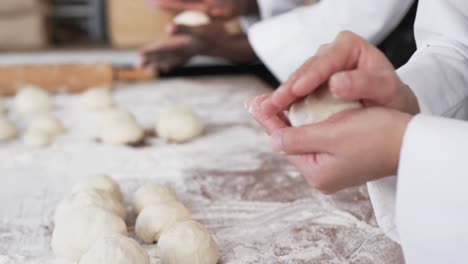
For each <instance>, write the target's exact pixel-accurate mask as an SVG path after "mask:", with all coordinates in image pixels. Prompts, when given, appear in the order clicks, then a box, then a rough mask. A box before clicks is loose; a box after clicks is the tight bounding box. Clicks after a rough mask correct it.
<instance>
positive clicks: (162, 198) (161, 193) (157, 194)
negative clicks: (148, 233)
mask: <svg viewBox="0 0 468 264" xmlns="http://www.w3.org/2000/svg"><path fill="white" fill-rule="evenodd" d="M171 201H177V196H176V195H175V193H174V192H173V191H171V190H169V189H168V188H167V187H166V186H163V185H160V184H156V183H150V184H147V185H143V186H141V187H140V188H138V190H137V191H136V192H135V194H134V195H133V202H132V205H133V211H134V212H135V214H137V215H138V214H139V213H140V212H141V210H143V208H145V207H147V206H150V205H152V204H158V203H163V202H171Z"/></svg>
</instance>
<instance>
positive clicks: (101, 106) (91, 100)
mask: <svg viewBox="0 0 468 264" xmlns="http://www.w3.org/2000/svg"><path fill="white" fill-rule="evenodd" d="M81 99H82V103H83V105H84V106H85V107H86V109H89V110H93V111H100V110H106V109H110V108H112V106H113V105H114V100H113V98H112V94H111V90H110V89H109V88H106V87H95V88H91V89H90V90H88V91H86V92H84V93H83V95H82V96H81Z"/></svg>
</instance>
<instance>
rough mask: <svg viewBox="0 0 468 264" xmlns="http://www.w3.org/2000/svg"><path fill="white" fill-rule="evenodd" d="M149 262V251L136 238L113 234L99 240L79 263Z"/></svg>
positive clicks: (123, 263) (119, 263)
mask: <svg viewBox="0 0 468 264" xmlns="http://www.w3.org/2000/svg"><path fill="white" fill-rule="evenodd" d="M106 263H108V264H149V263H150V258H149V256H148V253H147V252H146V251H145V250H144V249H143V248H142V247H141V246H140V244H138V242H136V241H135V240H133V239H131V238H128V237H125V236H122V235H111V236H107V237H105V238H102V239H100V240H98V241H97V242H96V243H95V244H94V245H93V247H92V248H91V249H90V250H89V251H88V252H87V253H86V254H85V255H84V256H83V257H82V258H81V260H80V263H79V264H106Z"/></svg>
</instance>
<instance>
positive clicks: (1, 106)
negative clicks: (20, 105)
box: [0, 98, 7, 116]
mask: <svg viewBox="0 0 468 264" xmlns="http://www.w3.org/2000/svg"><path fill="white" fill-rule="evenodd" d="M6 111H7V108H6V105H5V103H4V102H3V99H2V98H0V116H2V115H3V114H5V113H6Z"/></svg>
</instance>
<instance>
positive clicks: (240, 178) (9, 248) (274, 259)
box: [0, 76, 403, 264]
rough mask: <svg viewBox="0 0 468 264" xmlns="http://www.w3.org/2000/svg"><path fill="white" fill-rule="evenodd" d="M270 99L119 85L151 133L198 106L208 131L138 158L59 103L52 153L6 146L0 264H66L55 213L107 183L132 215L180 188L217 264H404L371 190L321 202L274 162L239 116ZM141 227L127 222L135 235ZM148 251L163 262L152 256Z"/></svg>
mask: <svg viewBox="0 0 468 264" xmlns="http://www.w3.org/2000/svg"><path fill="white" fill-rule="evenodd" d="M267 90H268V88H267V87H266V86H265V85H264V84H263V83H261V82H260V81H258V80H257V79H255V78H253V77H245V76H244V77H242V76H239V77H229V78H221V77H218V78H198V79H174V80H166V81H157V82H151V83H140V84H131V85H130V84H119V85H118V87H117V91H116V93H115V97H116V100H117V102H118V103H119V104H121V105H123V106H125V107H127V108H129V109H130V110H131V111H132V112H133V113H134V114H135V115H136V116H137V118H138V120H139V121H140V122H141V123H142V124H143V125H144V126H145V127H147V128H151V127H154V123H155V120H156V116H157V113H159V112H160V111H161V110H163V109H164V108H165V107H166V106H169V105H172V104H181V105H189V106H192V107H193V108H194V109H195V110H196V111H197V112H198V113H199V114H200V116H201V117H202V118H203V119H204V120H205V121H206V123H207V130H206V132H205V134H204V135H203V136H202V137H201V138H199V139H196V140H194V141H193V142H191V143H186V144H169V143H165V142H163V141H162V140H160V139H157V138H155V139H152V140H151V141H150V142H149V144H147V145H145V146H141V147H138V148H132V147H118V146H110V145H103V144H100V143H98V142H96V141H95V140H94V134H95V127H96V124H95V122H96V120H94V118H93V114H92V113H89V112H87V111H85V110H83V109H82V107H81V105H80V100H79V97H78V96H70V95H58V96H56V100H57V105H58V107H57V110H56V114H57V115H58V116H59V117H60V118H61V119H62V120H63V122H64V124H65V126H66V127H67V129H68V133H67V134H65V135H64V136H62V137H60V138H59V139H58V141H57V142H55V143H54V144H53V145H52V146H51V147H49V148H47V149H44V150H32V149H28V148H27V147H25V146H23V145H22V144H21V142H19V141H14V142H11V143H2V144H0V202H1V204H0V263H1V264H3V263H66V262H64V261H62V260H57V259H55V258H54V256H53V253H52V252H51V249H50V246H49V245H50V239H51V233H52V230H53V228H54V224H53V221H52V216H53V212H54V209H55V207H56V205H57V203H58V202H59V201H60V199H62V198H63V196H64V195H65V194H66V193H67V192H68V191H70V188H71V186H72V185H73V184H74V183H75V182H77V181H78V180H80V179H82V178H84V177H86V176H90V175H93V174H99V173H105V174H108V175H111V176H113V177H114V178H116V179H117V180H118V181H119V183H120V184H121V186H122V189H123V192H124V194H125V199H126V203H127V205H129V202H128V201H129V200H130V199H131V195H132V194H133V192H134V191H135V190H136V188H137V187H138V186H140V185H142V184H144V183H148V182H160V183H165V184H167V185H169V186H170V187H172V188H173V189H174V190H175V191H176V192H177V195H178V196H179V197H180V199H181V201H182V202H183V203H184V204H185V205H186V206H187V207H188V208H189V210H190V211H191V212H192V213H193V216H194V218H195V219H196V220H199V221H200V222H202V223H204V224H205V225H206V226H207V227H208V228H209V229H210V230H211V231H212V232H213V234H214V235H215V237H216V239H217V240H218V242H219V245H220V247H221V250H222V259H221V261H220V263H231V264H234V263H239V264H241V263H392V264H394V263H403V258H402V255H401V250H400V247H399V246H398V245H397V244H396V243H394V242H392V241H391V240H389V239H388V238H386V237H385V236H384V234H383V233H382V232H381V231H380V230H379V229H378V228H377V227H376V224H375V221H374V217H373V211H372V207H371V204H370V202H369V198H368V195H367V191H366V189H365V187H360V188H354V189H350V190H347V191H344V192H341V193H338V194H335V195H331V196H325V195H322V194H320V193H319V192H317V191H314V190H312V189H310V188H309V187H308V186H307V184H306V183H305V181H304V180H303V178H302V177H301V176H300V175H299V174H298V173H297V172H296V171H295V169H294V168H293V167H291V166H289V165H288V164H287V163H286V162H285V161H284V159H283V158H282V157H281V155H278V154H274V153H272V152H271V151H270V148H269V145H268V139H267V137H266V136H265V135H264V134H263V132H262V131H261V130H260V129H259V127H258V126H257V125H256V124H255V122H254V121H253V120H252V118H251V117H250V116H249V114H248V113H247V112H246V110H245V109H244V108H243V102H244V101H245V99H246V98H248V97H249V96H253V95H258V94H261V93H263V92H266V91H267ZM13 117H14V115H13ZM15 120H17V121H18V122H21V123H20V124H21V126H23V127H24V126H25V121H24V120H21V119H19V118H16V117H15ZM128 209H129V212H130V208H128ZM134 221H135V216H134V215H132V214H130V216H129V219H128V220H127V224H128V227H129V230H131V233H132V234H133V227H134ZM145 247H146V249H148V251H149V252H150V255H151V258H152V263H159V261H158V259H157V253H156V250H155V246H154V245H150V246H145Z"/></svg>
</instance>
